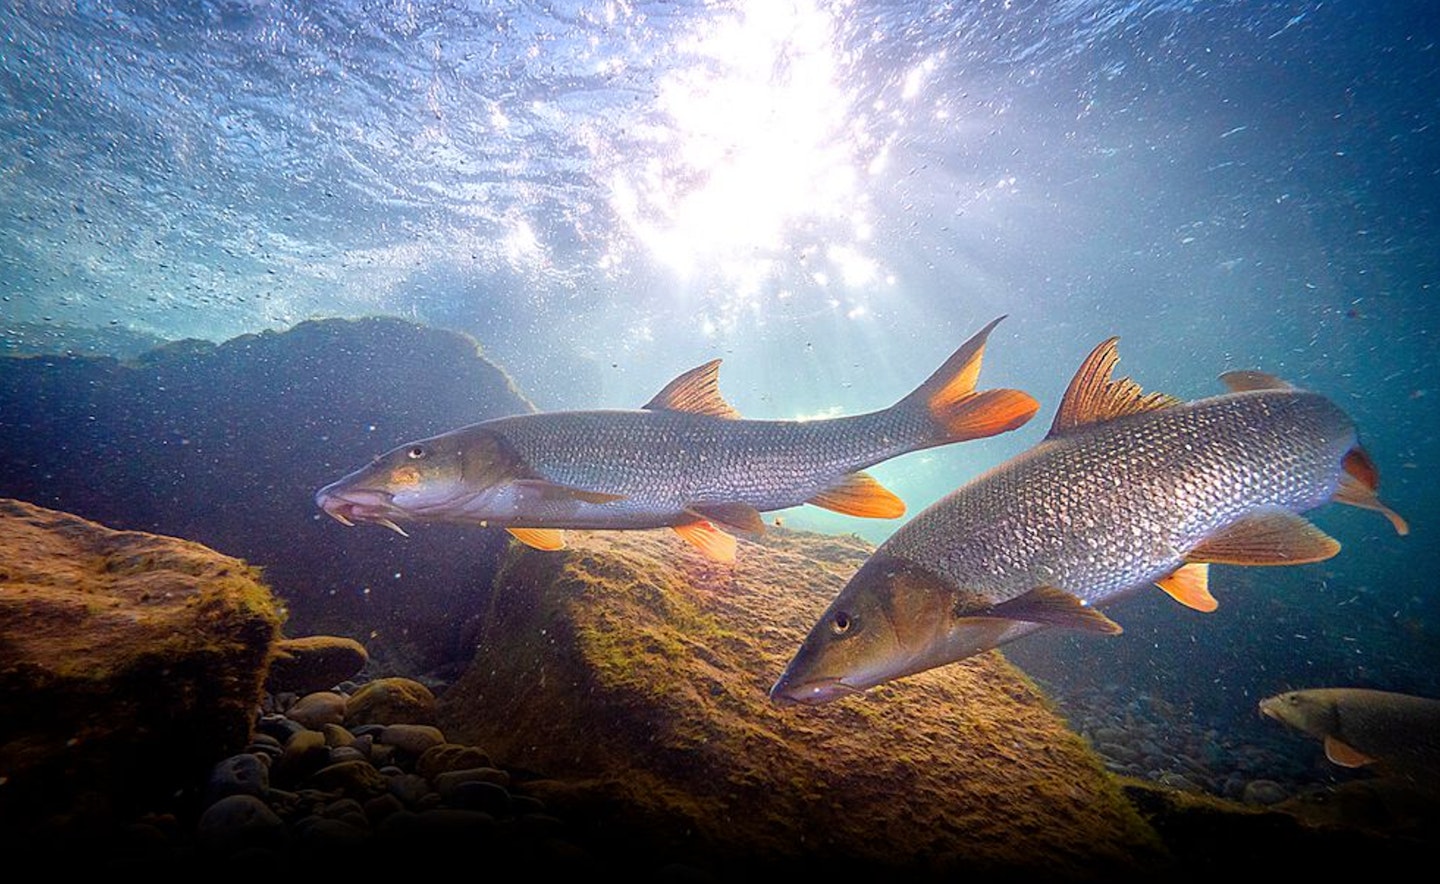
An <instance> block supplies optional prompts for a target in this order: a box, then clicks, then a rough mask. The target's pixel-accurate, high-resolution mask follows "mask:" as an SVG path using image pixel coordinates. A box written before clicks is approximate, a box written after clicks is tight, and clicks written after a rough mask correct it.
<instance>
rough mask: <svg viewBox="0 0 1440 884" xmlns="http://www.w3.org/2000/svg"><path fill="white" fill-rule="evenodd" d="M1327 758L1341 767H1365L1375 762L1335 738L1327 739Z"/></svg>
mask: <svg viewBox="0 0 1440 884" xmlns="http://www.w3.org/2000/svg"><path fill="white" fill-rule="evenodd" d="M1325 757H1326V758H1328V759H1330V760H1331V761H1333V762H1335V763H1336V764H1338V765H1340V766H1341V767H1363V766H1365V765H1367V764H1369V763H1370V762H1372V761H1374V760H1375V759H1373V758H1371V757H1370V756H1369V755H1366V754H1365V753H1363V752H1360V751H1357V750H1356V749H1354V748H1352V747H1351V746H1350V745H1349V744H1348V743H1342V742H1341V741H1339V740H1337V739H1335V738H1334V737H1326V738H1325Z"/></svg>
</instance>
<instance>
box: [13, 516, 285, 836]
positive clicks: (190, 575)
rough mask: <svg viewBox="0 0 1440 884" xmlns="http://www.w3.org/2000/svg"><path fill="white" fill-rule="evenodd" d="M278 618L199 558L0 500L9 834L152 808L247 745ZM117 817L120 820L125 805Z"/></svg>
mask: <svg viewBox="0 0 1440 884" xmlns="http://www.w3.org/2000/svg"><path fill="white" fill-rule="evenodd" d="M281 619H282V618H281V613H280V611H279V608H278V606H277V605H276V602H275V600H274V598H273V596H272V595H271V592H270V590H269V589H268V588H267V587H266V586H265V584H264V583H262V582H261V580H260V577H259V573H258V572H257V571H256V569H254V568H252V567H250V566H249V565H247V564H246V563H245V562H243V561H241V560H239V559H234V558H230V557H229V556H224V555H220V554H219V553H216V552H214V551H212V550H210V549H207V548H206V547H204V546H201V545H199V544H196V543H190V542H187V541H184V540H178V539H175V538H170V537H162V536H158V535H154V534H147V533H142V532H132V531H112V530H109V529H108V528H105V527H103V526H101V525H98V524H95V523H93V522H88V521H86V520H84V519H81V518H79V517H77V516H74V515H71V514H68V513H63V512H57V511H54V510H47V509H43V508H40V507H37V506H33V505H30V504H28V503H24V502H21V501H17V500H11V499H0V783H3V787H0V823H3V824H6V825H4V826H3V827H4V829H5V832H6V834H8V835H14V834H15V832H16V829H15V828H13V827H14V826H16V825H19V824H22V823H23V824H28V823H31V822H33V821H34V820H35V819H36V818H37V817H39V816H41V815H43V814H44V813H46V812H47V811H59V810H64V809H66V808H67V806H68V805H69V804H70V802H71V801H72V800H74V799H75V798H76V797H77V796H78V795H80V794H81V793H88V794H91V795H100V796H104V799H105V800H106V801H110V802H115V803H131V804H133V805H135V806H142V807H143V806H147V803H152V802H153V803H156V804H158V803H159V802H161V801H162V800H168V799H170V798H172V797H173V796H174V794H175V793H176V792H177V790H183V789H184V788H186V787H187V786H190V785H194V784H195V783H196V782H200V781H202V780H203V776H204V774H205V772H206V771H207V770H208V769H209V767H210V766H211V765H213V764H214V762H215V760H216V759H217V758H221V757H224V756H225V755H227V754H230V753H233V752H237V751H239V750H240V749H241V748H243V747H244V746H245V744H246V741H247V740H248V738H249V735H250V727H251V724H252V722H253V720H254V715H255V710H256V708H257V704H258V703H259V701H260V698H261V691H262V687H261V686H262V682H263V678H264V673H265V671H266V663H267V658H268V655H269V653H270V650H271V645H272V643H273V642H274V641H275V639H276V637H277V635H278V631H279V628H280V624H281ZM117 809H119V808H117Z"/></svg>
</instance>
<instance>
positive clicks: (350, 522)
mask: <svg viewBox="0 0 1440 884" xmlns="http://www.w3.org/2000/svg"><path fill="white" fill-rule="evenodd" d="M391 500H392V496H391V495H390V494H388V493H386V492H384V491H368V490H364V489H355V488H350V489H344V488H336V487H335V486H334V485H326V486H325V487H324V488H321V489H320V490H319V491H317V492H315V505H316V506H318V507H320V509H322V510H324V511H325V513H326V515H328V516H330V517H331V518H332V519H334V520H335V521H337V522H339V523H340V524H342V525H345V526H346V527H351V528H353V527H354V526H355V524H356V523H357V522H373V523H374V524H377V525H384V526H385V527H386V528H389V529H390V530H391V531H394V532H395V533H396V534H399V535H401V536H403V537H409V536H410V535H409V534H406V533H405V530H404V529H403V528H401V527H400V526H399V525H397V524H395V523H394V522H392V521H391V520H390V515H391V514H392V513H394V512H395V506H394V504H393V503H392V502H391Z"/></svg>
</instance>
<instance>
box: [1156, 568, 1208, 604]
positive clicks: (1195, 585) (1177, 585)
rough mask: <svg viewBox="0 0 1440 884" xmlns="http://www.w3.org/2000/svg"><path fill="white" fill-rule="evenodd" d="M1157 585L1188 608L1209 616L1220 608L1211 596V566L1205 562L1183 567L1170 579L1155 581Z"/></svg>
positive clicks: (1170, 576)
mask: <svg viewBox="0 0 1440 884" xmlns="http://www.w3.org/2000/svg"><path fill="white" fill-rule="evenodd" d="M1155 585H1156V586H1158V587H1160V588H1161V589H1163V590H1165V592H1167V593H1168V594H1169V595H1170V597H1171V598H1172V599H1174V600H1175V601H1177V602H1179V603H1180V604H1182V605H1184V606H1185V607H1187V608H1193V609H1195V610H1196V611H1204V612H1205V613H1206V614H1209V613H1210V612H1211V611H1214V610H1215V609H1216V608H1218V607H1220V603H1219V602H1217V601H1215V596H1213V595H1211V594H1210V566H1209V565H1206V564H1204V563H1203V562H1191V563H1189V564H1188V565H1181V566H1180V567H1179V568H1177V569H1175V570H1174V571H1173V572H1171V573H1170V575H1169V576H1168V577H1162V578H1160V579H1159V580H1157V581H1155Z"/></svg>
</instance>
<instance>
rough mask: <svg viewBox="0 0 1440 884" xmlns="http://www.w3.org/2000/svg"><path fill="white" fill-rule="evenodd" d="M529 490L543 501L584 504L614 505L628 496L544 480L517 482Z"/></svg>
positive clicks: (519, 480)
mask: <svg viewBox="0 0 1440 884" xmlns="http://www.w3.org/2000/svg"><path fill="white" fill-rule="evenodd" d="M515 484H516V485H519V486H521V487H523V488H525V489H527V490H530V491H534V492H535V493H537V494H538V495H539V496H540V499H541V500H578V501H581V502H583V503H597V504H598V503H614V502H615V501H617V500H624V499H625V498H626V496H627V495H624V494H611V493H610V492H608V491H590V490H588V489H586V488H575V487H574V486H571V485H559V484H557V483H555V482H547V481H545V480H544V479H518V480H516V481H515Z"/></svg>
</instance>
